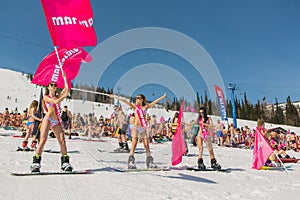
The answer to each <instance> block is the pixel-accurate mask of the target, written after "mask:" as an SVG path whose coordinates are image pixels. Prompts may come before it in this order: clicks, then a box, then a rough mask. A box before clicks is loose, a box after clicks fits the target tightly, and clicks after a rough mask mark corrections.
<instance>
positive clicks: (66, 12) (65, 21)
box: [41, 0, 97, 48]
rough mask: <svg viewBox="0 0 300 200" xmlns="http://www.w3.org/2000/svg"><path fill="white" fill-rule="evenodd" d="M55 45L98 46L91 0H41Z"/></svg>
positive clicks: (67, 46) (64, 46) (66, 46)
mask: <svg viewBox="0 0 300 200" xmlns="http://www.w3.org/2000/svg"><path fill="white" fill-rule="evenodd" d="M41 2H42V6H43V9H44V13H45V17H46V21H47V24H48V28H49V32H50V35H51V38H52V41H53V44H54V46H59V47H63V48H70V47H82V46H96V45H97V36H96V32H95V30H94V26H93V18H94V16H93V11H92V6H91V3H90V1H89V0H41Z"/></svg>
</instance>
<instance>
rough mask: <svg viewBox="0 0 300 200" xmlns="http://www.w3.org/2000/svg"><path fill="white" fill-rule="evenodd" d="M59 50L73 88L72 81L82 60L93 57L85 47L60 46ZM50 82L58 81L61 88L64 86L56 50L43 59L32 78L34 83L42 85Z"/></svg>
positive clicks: (69, 83) (87, 60) (85, 60)
mask: <svg viewBox="0 0 300 200" xmlns="http://www.w3.org/2000/svg"><path fill="white" fill-rule="evenodd" d="M57 51H58V55H59V57H60V59H61V62H62V64H63V70H64V72H65V74H66V77H67V80H68V85H69V88H70V89H71V87H72V84H71V81H72V80H73V79H75V77H76V76H77V74H78V72H79V69H80V64H81V62H90V61H91V60H92V57H91V56H90V55H89V54H88V53H87V52H86V51H85V50H84V49H83V48H73V49H63V48H59V49H58V50H57ZM50 82H56V84H57V86H58V87H59V88H64V81H63V77H62V73H61V68H60V67H59V63H58V60H57V56H56V53H55V51H53V52H51V53H50V54H48V55H47V56H46V57H45V58H44V59H43V60H42V62H41V63H40V65H39V67H38V69H37V70H36V72H35V74H34V77H33V79H32V83H34V84H37V85H42V86H48V84H49V83H50Z"/></svg>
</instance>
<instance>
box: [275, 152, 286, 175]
mask: <svg viewBox="0 0 300 200" xmlns="http://www.w3.org/2000/svg"><path fill="white" fill-rule="evenodd" d="M274 154H275V156H276V158H277V159H278V160H279V162H280V164H281V165H282V166H283V168H284V170H285V172H286V173H287V174H289V173H288V170H287V168H286V167H285V165H284V164H283V162H282V161H281V159H280V158H279V157H278V155H277V153H275V151H274Z"/></svg>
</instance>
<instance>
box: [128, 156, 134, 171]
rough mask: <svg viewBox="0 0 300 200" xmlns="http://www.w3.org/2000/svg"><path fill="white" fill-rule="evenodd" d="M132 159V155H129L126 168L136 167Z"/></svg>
mask: <svg viewBox="0 0 300 200" xmlns="http://www.w3.org/2000/svg"><path fill="white" fill-rule="evenodd" d="M134 161H135V158H134V156H129V158H128V169H136V166H135V163H134Z"/></svg>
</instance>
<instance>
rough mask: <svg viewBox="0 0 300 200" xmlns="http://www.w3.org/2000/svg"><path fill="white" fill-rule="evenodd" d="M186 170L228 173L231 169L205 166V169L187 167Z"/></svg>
mask: <svg viewBox="0 0 300 200" xmlns="http://www.w3.org/2000/svg"><path fill="white" fill-rule="evenodd" d="M186 170H189V171H196V172H199V171H201V172H226V173H230V172H231V170H230V169H213V168H206V169H199V168H197V167H187V168H186Z"/></svg>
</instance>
